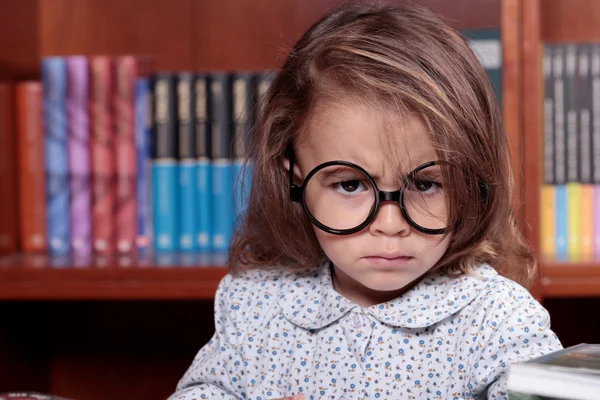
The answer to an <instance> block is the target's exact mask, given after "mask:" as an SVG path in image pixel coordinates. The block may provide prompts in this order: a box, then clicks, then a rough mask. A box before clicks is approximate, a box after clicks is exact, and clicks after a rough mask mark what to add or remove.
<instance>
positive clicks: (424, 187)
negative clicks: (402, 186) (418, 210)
mask: <svg viewBox="0 0 600 400" xmlns="http://www.w3.org/2000/svg"><path fill="white" fill-rule="evenodd" d="M412 186H413V189H414V190H417V191H419V192H422V193H425V194H427V193H434V192H436V191H438V190H439V189H440V188H441V185H440V184H438V183H436V182H433V181H428V180H421V179H416V180H414V181H413V184H412Z"/></svg>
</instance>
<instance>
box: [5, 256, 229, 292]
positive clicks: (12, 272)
mask: <svg viewBox="0 0 600 400" xmlns="http://www.w3.org/2000/svg"><path fill="white" fill-rule="evenodd" d="M181 261H182V259H181V258H180V257H170V258H169V257H165V258H163V259H162V260H131V259H123V258H121V259H119V260H102V259H96V260H93V262H73V261H72V260H60V259H49V258H48V257H45V256H37V257H31V256H28V257H23V256H8V257H2V258H0V300H210V299H212V298H213V297H214V294H215V291H216V289H217V286H218V284H219V282H220V280H221V278H222V277H223V276H224V275H225V274H226V273H227V268H226V267H225V266H217V265H210V264H195V265H191V262H193V261H194V260H183V261H189V262H190V264H187V263H186V264H182V263H181Z"/></svg>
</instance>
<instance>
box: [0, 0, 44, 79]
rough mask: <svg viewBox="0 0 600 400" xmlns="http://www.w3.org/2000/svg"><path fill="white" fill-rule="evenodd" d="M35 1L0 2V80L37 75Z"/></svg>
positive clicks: (3, 0)
mask: <svg viewBox="0 0 600 400" xmlns="http://www.w3.org/2000/svg"><path fill="white" fill-rule="evenodd" d="M37 4H38V1H37V0H19V1H14V0H0V10H1V11H0V80H10V79H32V78H36V77H38V76H39V26H38V21H39V20H38V8H37Z"/></svg>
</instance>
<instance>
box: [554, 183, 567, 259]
mask: <svg viewBox="0 0 600 400" xmlns="http://www.w3.org/2000/svg"><path fill="white" fill-rule="evenodd" d="M555 193H556V203H555V204H556V222H555V223H556V241H555V243H556V259H557V261H567V259H568V256H569V253H568V244H569V242H568V232H569V221H568V208H567V207H568V204H567V186H566V185H564V184H560V185H556V192H555Z"/></svg>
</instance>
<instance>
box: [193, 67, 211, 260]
mask: <svg viewBox="0 0 600 400" xmlns="http://www.w3.org/2000/svg"><path fill="white" fill-rule="evenodd" d="M194 86H195V88H194V97H195V123H196V157H197V158H196V185H195V186H196V199H197V204H198V208H197V220H196V244H197V248H198V251H199V252H200V253H209V252H210V251H211V249H212V221H211V219H212V216H211V215H212V212H211V210H212V206H211V204H212V196H211V188H212V182H211V178H212V174H211V154H210V152H211V147H212V146H211V129H210V113H211V110H210V97H209V88H208V86H209V80H208V76H207V75H206V74H198V75H197V76H196V79H195V83H194Z"/></svg>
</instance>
